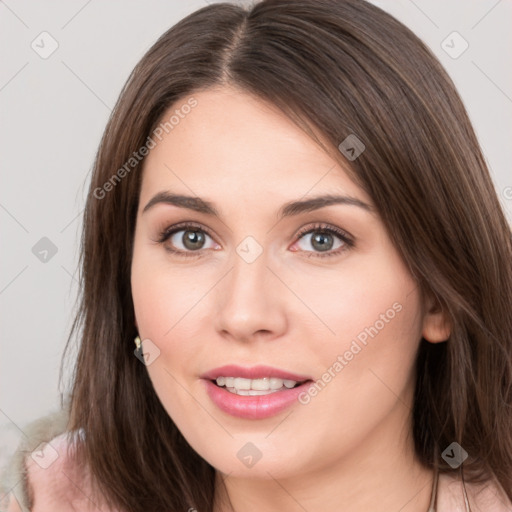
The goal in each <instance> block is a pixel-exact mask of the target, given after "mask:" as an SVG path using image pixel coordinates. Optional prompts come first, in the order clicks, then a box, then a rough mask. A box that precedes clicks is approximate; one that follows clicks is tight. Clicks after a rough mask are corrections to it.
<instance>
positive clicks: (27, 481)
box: [7, 419, 119, 512]
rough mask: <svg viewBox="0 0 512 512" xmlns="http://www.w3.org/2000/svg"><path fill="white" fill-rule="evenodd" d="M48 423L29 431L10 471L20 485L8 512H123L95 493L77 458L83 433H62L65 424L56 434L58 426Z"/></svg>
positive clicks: (11, 496) (10, 501)
mask: <svg viewBox="0 0 512 512" xmlns="http://www.w3.org/2000/svg"><path fill="white" fill-rule="evenodd" d="M45 421H46V419H42V420H37V422H34V423H33V424H32V425H30V427H29V428H28V429H25V432H27V433H29V435H28V436H27V438H26V439H24V441H23V442H22V443H20V446H19V447H18V450H17V453H16V457H15V458H13V460H12V462H11V465H10V467H9V468H8V474H9V477H10V479H11V482H13V483H14V482H15V483H16V485H15V486H14V487H13V489H14V490H13V491H12V492H11V493H10V496H8V501H7V503H8V508H7V511H8V512H26V511H30V512H46V511H48V510H51V511H52V512H69V511H70V510H74V511H77V512H89V511H91V512H92V511H98V510H102V511H104V512H119V511H114V510H112V509H109V508H108V507H107V506H106V505H105V503H104V500H103V499H102V498H101V497H100V496H99V495H98V494H97V493H95V492H94V491H93V486H92V485H91V478H90V474H89V471H88V470H87V469H86V468H85V466H84V464H83V463H82V461H80V460H78V458H77V453H76V446H77V443H78V442H82V441H84V440H85V435H84V433H83V431H77V432H69V431H66V430H64V432H62V430H63V429H62V427H63V424H62V423H61V424H60V427H61V428H60V433H58V434H56V429H57V427H56V424H55V423H53V425H52V427H51V428H48V423H45ZM65 428H66V427H65V426H64V429H65ZM58 430H59V429H57V431H58Z"/></svg>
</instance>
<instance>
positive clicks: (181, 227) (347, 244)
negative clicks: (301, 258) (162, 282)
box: [156, 222, 354, 258]
mask: <svg viewBox="0 0 512 512" xmlns="http://www.w3.org/2000/svg"><path fill="white" fill-rule="evenodd" d="M187 230H196V231H202V232H204V233H206V234H207V235H208V236H209V237H210V238H213V235H212V234H211V233H210V231H209V230H208V229H206V228H205V227H203V226H201V225H199V224H195V223H192V222H183V223H180V224H175V225H174V226H171V227H167V228H165V229H164V230H163V231H162V232H161V233H160V234H159V237H158V239H157V240H156V242H157V243H159V244H164V243H165V242H166V241H167V240H168V239H169V238H170V237H171V236H172V235H174V234H175V233H177V232H179V231H187ZM314 232H321V233H324V234H325V233H326V234H331V235H336V236H337V237H338V238H339V239H340V240H341V241H342V242H343V243H344V245H343V246H342V247H339V248H338V249H337V250H335V251H332V252H331V251H330V252H326V253H324V254H322V253H318V252H314V251H306V252H309V253H311V254H309V255H308V256H306V258H311V257H315V258H317V257H318V258H326V257H331V256H338V255H340V254H341V253H342V252H345V251H347V250H349V249H351V248H352V247H354V241H353V240H352V238H351V237H350V236H349V235H348V234H347V233H346V232H345V231H343V230H341V229H339V228H337V227H335V226H331V225H329V224H323V223H317V224H315V225H313V226H311V225H310V226H306V227H304V228H302V229H301V230H300V231H299V232H298V233H297V235H296V236H297V240H300V239H301V238H302V237H303V236H304V235H306V234H309V233H314ZM165 249H166V250H167V251H169V252H170V253H172V254H175V255H177V256H180V257H185V258H190V257H192V258H194V257H195V258H197V257H201V256H202V254H201V252H200V251H182V250H176V249H171V248H170V247H166V248H165Z"/></svg>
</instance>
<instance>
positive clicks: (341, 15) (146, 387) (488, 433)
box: [66, 0, 512, 512]
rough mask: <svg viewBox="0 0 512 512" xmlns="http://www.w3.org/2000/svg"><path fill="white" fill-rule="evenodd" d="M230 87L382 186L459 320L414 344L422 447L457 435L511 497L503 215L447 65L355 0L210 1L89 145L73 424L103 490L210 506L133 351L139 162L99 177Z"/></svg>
mask: <svg viewBox="0 0 512 512" xmlns="http://www.w3.org/2000/svg"><path fill="white" fill-rule="evenodd" d="M404 49H406V50H404ZM222 84H229V85H231V86H234V87H237V88H239V89H240V90H242V91H245V92H248V93H251V94H255V95H256V96H257V97H259V98H261V99H263V100H266V101H269V102H271V103H272V104H274V105H276V106H277V107H278V108H280V109H282V111H283V112H284V113H285V114H286V115H288V116H289V117H290V118H291V119H292V120H293V121H294V122H296V123H297V124H298V125H299V126H300V127H301V128H303V129H304V130H306V132H307V133H308V134H309V135H310V136H311V137H313V138H314V139H315V140H316V141H317V142H318V143H320V144H322V145H323V147H324V148H325V149H326V151H329V152H330V153H331V154H332V155H333V156H334V157H335V158H337V159H338V161H340V162H341V163H342V164H343V165H344V167H345V168H346V169H347V172H349V173H350V175H351V177H352V178H353V179H354V181H355V182H356V183H357V184H358V185H359V186H361V187H362V188H363V189H364V190H365V191H366V192H367V193H368V194H369V196H370V197H371V198H372V200H373V202H374V204H375V206H376V208H377V211H378V212H379V214H380V216H381V218H382V220H383V222H384V224H385V226H386V228H387V229H388V231H389V234H390V236H391V239H392V241H393V243H394V244H395V246H396V248H397V250H398V251H399V252H400V254H401V256H402V258H403V260H404V262H405V263H406V264H407V266H408V267H409V269H410V272H411V273H412V275H413V276H414V277H415V279H417V281H418V285H419V286H420V289H421V290H422V292H423V293H425V294H427V293H428V294H431V296H433V297H435V299H436V301H437V304H438V306H439V307H440V308H442V309H443V310H444V311H445V312H446V313H447V315H448V317H449V319H450V323H451V326H452V330H451V336H450V338H449V340H448V341H447V342H446V343H438V344H432V343H428V342H427V341H426V340H424V339H422V340H421V344H420V349H419V352H418V357H417V384H416V391H415V401H414V407H413V413H412V416H413V418H412V419H413V425H412V427H413V430H412V435H413V437H414V442H415V447H416V451H417V454H418V456H419V458H420V459H421V460H422V461H423V462H424V463H425V464H426V465H428V466H431V467H435V466H437V467H439V469H440V471H445V472H448V471H452V469H451V468H450V466H448V465H447V464H446V463H444V461H443V459H442V458H441V457H440V456H439V454H440V453H441V452H442V451H443V450H444V449H445V448H446V447H448V445H450V444H451V443H452V442H453V441H456V442H458V443H459V444H460V445H461V446H462V447H463V448H464V449H465V450H466V452H468V453H469V458H468V459H467V460H466V461H465V462H464V463H463V465H462V466H461V470H462V468H464V477H465V480H466V482H468V481H475V482H476V481H485V480H486V479H488V478H490V475H493V474H494V475H495V477H496V479H497V481H499V483H500V484H501V485H502V486H503V488H504V489H505V490H506V493H507V496H508V497H509V498H511V499H512V315H511V311H512V266H511V262H512V241H511V230H510V226H509V225H508V224H507V222H506V219H505V216H504V214H503V212H502V210H501V207H500V204H499V201H498V198H497V196H496V193H495V190H494V187H493V183H492V180H491V178H490V175H489V172H488V169H487V167H486V163H485V161H484V159H483V156H482V153H481V150H480V147H479V144H478V141H477V139H476V136H475V133H474V131H473V129H472V126H471V124H470V121H469V119H468V116H467V114H466V111H465V109H464V107H463V104H462V102H461V100H460V98H459V96H458V94H457V92H456V90H455V88H454V85H453V83H452V81H451V80H450V78H449V77H448V75H447V73H446V72H445V71H444V70H443V68H442V67H441V65H440V64H439V62H438V61H437V59H436V58H435V57H434V56H433V55H432V53H431V52H430V51H429V49H428V48H427V47H426V46H425V45H424V44H423V43H422V42H421V41H420V40H419V39H418V38H417V37H416V36H415V35H414V34H413V33H412V32H411V31H410V30H409V29H407V28H406V27H405V26H404V25H402V24H401V23H400V22H398V21H397V20H396V19H394V18H393V17H392V16H390V15H388V14H386V13H385V12H384V11H382V10H380V9H379V8H377V7H375V6H373V5H371V4H369V3H366V2H364V1H361V0H265V1H262V2H260V3H256V4H255V5H253V6H252V7H251V8H250V9H243V8H241V7H238V6H235V5H230V4H215V5H210V6H207V7H204V8H202V9H200V10H198V11H196V12H194V13H192V14H191V15H189V16H187V17H186V18H184V19H183V20H181V21H180V22H179V23H177V24H176V25H175V26H173V27H172V28H171V29H170V30H169V31H167V32H166V33H165V34H163V35H162V36H161V37H160V38H159V39H158V41H157V42H156V43H155V44H154V45H153V47H152V48H151V49H150V50H149V51H148V52H147V53H146V55H145V56H144V57H143V58H142V60H141V61H140V62H139V63H138V64H137V66H136V67H135V69H134V71H133V72H132V74H131V76H130V77H129V79H128V80H127V83H126V84H125V86H124V88H123V90H122V92H121V95H120V97H119V100H118V102H117V104H116V106H115V108H114V110H113V112H112V115H111V118H110V120H109V122H108V125H107V127H106V130H105V133H104V136H103V139H102V141H101V144H100V147H99V150H98V153H97V156H96V159H95V164H94V169H93V174H92V181H91V185H90V189H89V193H88V197H87V204H86V208H85V213H84V231H83V235H82V240H81V242H82V251H81V256H80V258H81V259H80V264H81V266H82V272H81V275H80V281H81V296H80V309H79V312H78V314H77V316H76V318H75V321H74V323H73V327H72V330H71V334H70V339H71V336H72V335H73V333H74V332H77V331H78V329H79V327H80V328H81V344H80V348H79V354H78V357H77V361H76V368H75V375H74V382H73V388H72V402H71V413H70V424H69V427H70V429H72V430H77V429H79V428H82V429H83V430H84V432H85V435H86V439H85V442H82V443H80V445H79V449H80V453H81V456H82V457H83V460H84V461H86V463H87V464H88V465H89V466H90V468H91V471H92V474H93V476H94V478H95V480H96V482H97V485H98V487H99V489H101V492H102V494H103V495H104V496H105V497H106V498H107V500H108V501H109V503H111V504H113V505H116V506H118V507H122V508H124V509H126V510H129V511H146V510H155V511H156V510H187V509H188V508H189V507H195V508H196V509H198V510H199V511H201V512H202V511H211V510H212V509H213V500H214V490H215V485H214V484H215V470H214V468H213V467H212V466H211V465H209V464H208V463H207V462H206V461H205V460H203V459H202V458H201V457H200V456H199V455H198V454H197V453H196V452H195V451H194V450H193V449H192V448H191V447H190V446H189V445H188V443H187V442H186V440H185V439H184V437H183V436H182V435H181V433H180V432H179V431H178V429H177V427H176V426H175V424H174V423H173V421H172V420H171V418H170V417H169V415H168V414H167V413H166V411H165V410H164V408H163V407H162V405H161V403H160V401H159V399H158V397H157V395H156V393H155V391H154V389H153V387H152V384H151V382H150V379H149V377H148V373H147V371H146V368H145V367H144V365H143V364H141V363H140V362H139V360H138V359H137V358H136V357H134V353H133V349H134V344H133V339H134V337H135V336H136V335H137V332H136V330H135V320H134V319H135V317H134V310H133V302H132V296H131V289H130V267H131V255H132V250H133V235H134V229H135V222H136V212H137V208H138V197H139V191H140V183H141V176H142V169H143V163H144V162H143V161H142V162H141V163H137V164H136V165H134V166H133V169H132V170H131V171H130V172H129V175H127V176H124V177H123V178H122V179H119V180H117V181H116V183H115V186H113V187H110V189H109V191H108V192H107V193H102V197H101V198H99V194H98V192H97V191H98V190H99V189H103V190H106V189H105V188H104V185H105V183H106V182H107V181H109V180H111V179H112V176H113V174H114V173H115V172H116V170H118V169H120V168H122V167H123V166H124V165H125V164H126V162H127V161H128V160H129V159H130V157H131V156H132V155H133V153H134V152H135V151H137V150H138V149H139V148H141V147H142V146H144V145H145V144H146V143H147V138H148V136H149V135H150V134H151V133H152V131H153V130H154V129H155V127H156V126H157V125H158V123H159V122H160V120H161V118H162V115H163V114H164V112H166V111H167V109H168V108H169V107H170V106H172V105H174V104H176V102H180V101H183V102H185V101H186V99H187V98H189V97H190V96H191V95H192V94H193V93H194V92H196V91H199V90H202V89H206V88H209V87H212V86H216V85H222ZM316 133H320V134H321V135H322V136H323V138H324V139H323V142H325V141H327V144H323V142H322V141H319V140H318V138H317V137H316V135H315V134H316ZM351 134H355V135H356V136H357V137H358V138H359V139H360V140H361V141H363V143H364V145H365V147H366V149H365V151H364V152H363V153H362V154H361V155H360V156H359V157H358V158H357V159H356V160H354V161H349V160H347V159H345V158H344V156H343V155H342V153H341V152H340V151H338V150H337V146H338V145H339V144H340V142H342V141H343V140H344V139H345V138H346V137H347V136H349V135H351ZM125 169H126V167H125ZM124 174H128V172H127V173H124ZM118 177H119V176H118ZM95 191H96V192H95ZM69 341H70V340H68V345H67V347H66V349H67V348H68V347H69Z"/></svg>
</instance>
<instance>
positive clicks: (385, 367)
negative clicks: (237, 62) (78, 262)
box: [131, 88, 426, 478]
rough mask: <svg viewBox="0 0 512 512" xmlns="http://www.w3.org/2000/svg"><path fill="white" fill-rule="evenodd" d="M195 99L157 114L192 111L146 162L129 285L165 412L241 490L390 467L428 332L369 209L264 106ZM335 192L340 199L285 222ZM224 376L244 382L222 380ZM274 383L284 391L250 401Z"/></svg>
mask: <svg viewBox="0 0 512 512" xmlns="http://www.w3.org/2000/svg"><path fill="white" fill-rule="evenodd" d="M192 96H193V99H194V100H195V103H194V105H195V106H194V107H193V108H190V109H188V108H185V109H181V110H180V106H181V105H182V104H186V103H187V99H185V100H183V102H182V103H180V104H177V105H173V107H172V109H170V110H169V113H168V115H167V114H166V115H165V116H164V118H165V119H168V118H169V117H170V116H171V114H172V113H173V112H174V111H175V110H176V109H178V110H180V112H182V116H180V117H179V122H177V123H175V124H174V125H173V128H172V130H168V133H165V132H164V136H163V137H162V140H161V141H159V140H158V139H155V142H156V146H155V147H153V148H152V149H151V151H150V153H149V155H148V156H147V158H146V160H145V164H144V170H143V180H142V185H141V191H140V201H139V210H138V214H137V224H136V232H135V241H134V252H133V264H132V269H131V285H132V292H133V301H134V308H135V315H136V322H137V328H138V331H139V335H140V337H141V339H142V340H143V345H144V350H145V351H146V352H147V353H148V354H149V355H148V360H147V363H148V364H147V371H148V373H149V376H150V378H151V381H152V383H153V386H154V390H155V392H156V394H157V395H158V398H159V399H160V401H161V403H162V404H163V406H164V408H165V409H166V411H167V412H168V414H169V415H170V417H171V418H172V419H173V421H174V422H175V423H176V425H177V427H178V428H179V429H180V431H181V432H182V434H183V435H184V437H185V438H186V439H187V441H188V442H189V443H190V445H191V446H192V447H193V448H194V449H195V450H196V451H197V452H198V453H199V454H200V455H201V456H202V457H203V458H204V459H205V460H207V461H208V462H209V463H210V464H211V465H213V466H214V467H215V468H217V469H218V470H220V471H222V472H223V473H230V474H231V475H232V476H240V477H251V478H252V477H261V478H268V473H270V474H271V475H272V476H273V477H275V478H279V477H281V478H284V477H286V476H290V475H291V474H300V473H302V474H305V473H307V472H311V471H314V470H321V469H322V468H324V467H332V465H333V464H338V463H340V462H341V461H344V460H345V461H346V460H348V459H349V458H355V457H356V454H357V457H360V456H361V454H362V453H376V452H377V453H383V452H384V451H385V450H386V449H387V447H393V448H394V449H395V451H396V447H397V445H398V443H399V439H402V438H403V436H405V434H406V433H407V429H408V423H407V417H408V414H409V413H410V409H409V407H408V405H410V404H411V400H412V391H413V384H414V373H413V365H414V359H415V355H416V351H417V348H418V344H419V341H420V338H421V336H422V330H423V329H424V328H425V321H426V320H425V315H424V311H423V304H422V302H421V299H420V292H419V289H418V287H417V285H416V282H415V281H414V280H413V278H412V277H411V275H410V274H409V272H408V270H407V268H406V266H405V265H404V263H403V261H402V260H401V258H400V257H399V255H398V252H397V250H396V249H395V248H394V246H393V245H392V243H391V241H390V238H389V236H388V234H387V232H386V230H385V228H384V225H383V224H382V223H381V220H380V218H379V216H378V215H377V213H376V212H375V209H374V208H373V204H372V201H371V199H370V197H369V196H368V195H366V194H365V192H364V191H363V190H362V189H361V188H359V187H358V186H356V185H355V184H354V183H353V182H352V181H351V180H350V179H349V177H348V175H347V173H346V172H345V170H344V169H343V167H342V166H341V165H340V164H339V163H337V162H336V161H335V160H334V159H333V158H331V157H330V156H328V155H327V154H326V153H325V152H324V151H322V150H321V149H320V148H319V147H318V146H317V145H316V144H315V143H314V142H313V141H312V140H311V139H310V138H309V137H308V136H307V135H306V134H305V133H304V132H302V131H301V130H300V129H299V128H298V127H297V126H295V125H294V124H293V123H292V122H291V121H289V120H288V119H287V118H286V117H285V116H284V115H283V114H282V113H280V112H279V111H278V110H277V109H275V108H274V107H272V106H271V105H268V104H266V103H264V102H262V101H261V100H259V99H255V98H254V97H252V96H250V95H248V94H245V93H242V92H239V91H236V90H234V89H230V88H221V89H215V90H213V89H210V90H208V91H203V92H199V93H197V94H193V95H192ZM189 100H190V99H189ZM189 104H192V103H190V101H189ZM185 111H186V112H187V114H186V115H184V114H183V112H185ZM172 194H174V195H179V196H190V197H192V198H196V199H197V198H200V199H202V200H203V201H205V202H207V205H206V206H209V207H211V209H212V210H213V211H214V212H215V213H212V211H209V209H207V208H206V207H205V205H204V204H203V205H202V207H199V206H198V207H197V209H194V208H193V207H192V206H193V202H192V201H191V200H189V201H188V202H187V203H182V204H181V205H179V204H177V203H176V201H173V200H172V198H171V195H172ZM326 194H330V195H333V196H334V195H335V196H341V197H343V198H345V199H342V200H341V202H338V203H332V204H329V205H324V206H321V207H319V208H318V207H317V208H313V207H310V208H301V207H300V205H299V206H296V207H295V208H291V207H288V208H285V205H286V204H287V203H292V202H296V201H299V202H304V201H309V200H311V199H313V198H316V197H319V196H323V195H326ZM166 195H167V198H166ZM347 198H348V199H347ZM318 205H319V203H317V204H316V206H318ZM185 206H188V207H185ZM196 206H197V205H196ZM313 206H314V205H313ZM225 365H236V366H238V367H241V368H230V369H224V370H220V371H218V372H214V370H215V369H217V368H219V367H222V366H225ZM261 365H264V366H266V367H270V369H269V368H266V369H263V370H261V371H258V368H256V371H255V373H251V370H252V369H255V367H257V366H261ZM244 371H246V373H244ZM212 372H214V373H212ZM286 372H288V373H286ZM290 374H292V375H290ZM217 375H220V376H224V377H235V378H240V377H245V378H244V379H241V380H235V381H227V384H229V385H230V387H234V388H237V389H238V388H239V389H242V392H243V390H244V389H245V388H248V387H250V388H251V389H253V390H256V391H257V393H255V394H253V395H247V390H246V393H245V394H242V395H238V394H237V393H232V392H231V391H229V390H226V389H225V388H224V389H221V388H220V387H218V386H217V385H216V384H214V383H213V382H211V380H212V379H213V378H214V377H216V376H217ZM279 376H281V378H282V380H280V379H279ZM249 377H252V379H250V378H249ZM255 377H261V379H255ZM265 377H267V378H265ZM270 377H272V379H270ZM286 377H288V378H286ZM290 377H295V379H293V378H290ZM294 380H295V381H296V382H299V383H300V382H302V381H304V380H306V382H305V383H304V384H300V385H299V386H298V387H293V388H292V387H290V388H288V387H287V386H293V385H295V383H294V382H288V381H294ZM220 383H222V379H221V380H220ZM268 385H271V386H272V387H275V388H276V389H278V388H279V389H280V390H278V391H274V390H271V391H272V392H269V391H268V390H267V391H265V390H263V391H261V390H260V391H259V392H258V390H257V389H255V388H266V387H268ZM259 393H264V394H259ZM267 472H268V473H267Z"/></svg>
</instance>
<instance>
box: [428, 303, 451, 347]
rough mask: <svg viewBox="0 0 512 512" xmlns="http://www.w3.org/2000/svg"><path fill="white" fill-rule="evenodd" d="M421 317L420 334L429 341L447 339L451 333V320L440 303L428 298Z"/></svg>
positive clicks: (439, 341) (438, 341)
mask: <svg viewBox="0 0 512 512" xmlns="http://www.w3.org/2000/svg"><path fill="white" fill-rule="evenodd" d="M427 305H428V307H427V311H426V312H425V315H424V317H423V329H422V336H423V338H425V339H426V340H427V341H429V342H430V343H441V342H443V341H447V340H448V338H449V337H450V334H451V322H450V321H449V318H448V315H447V314H446V312H445V311H443V309H442V308H441V307H440V305H439V304H438V303H437V302H435V301H433V300H429V301H428V303H427Z"/></svg>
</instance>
